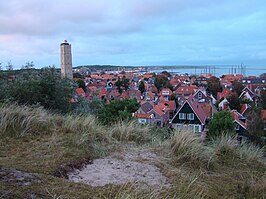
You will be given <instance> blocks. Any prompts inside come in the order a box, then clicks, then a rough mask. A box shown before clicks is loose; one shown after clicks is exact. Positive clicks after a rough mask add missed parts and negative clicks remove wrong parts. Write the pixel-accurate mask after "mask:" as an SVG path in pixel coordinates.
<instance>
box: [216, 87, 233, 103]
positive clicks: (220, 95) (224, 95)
mask: <svg viewBox="0 0 266 199" xmlns="http://www.w3.org/2000/svg"><path fill="white" fill-rule="evenodd" d="M231 94H232V91H231V90H230V89H228V88H225V89H223V91H222V92H218V93H217V100H218V101H220V100H222V99H225V98H227V97H228V96H229V95H231Z"/></svg>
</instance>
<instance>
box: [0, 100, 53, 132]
mask: <svg viewBox="0 0 266 199" xmlns="http://www.w3.org/2000/svg"><path fill="white" fill-rule="evenodd" d="M52 116H53V115H52V114H49V113H48V112H47V111H46V110H44V109H43V108H40V107H39V108H31V107H27V106H17V105H14V104H13V105H2V106H1V107H0V129H1V130H0V134H6V135H9V136H24V135H27V134H40V133H48V132H49V131H50V129H51V128H52V127H53V119H52Z"/></svg>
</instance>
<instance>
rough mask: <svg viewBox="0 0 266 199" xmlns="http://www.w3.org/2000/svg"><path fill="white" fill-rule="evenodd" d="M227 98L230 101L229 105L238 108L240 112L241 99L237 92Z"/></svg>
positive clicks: (231, 107)
mask: <svg viewBox="0 0 266 199" xmlns="http://www.w3.org/2000/svg"><path fill="white" fill-rule="evenodd" d="M226 99H227V100H228V102H229V107H230V109H231V110H237V111H238V112H239V111H240V109H241V100H240V99H239V97H238V96H237V94H236V93H233V94H231V95H229V96H228V97H227V98H226Z"/></svg>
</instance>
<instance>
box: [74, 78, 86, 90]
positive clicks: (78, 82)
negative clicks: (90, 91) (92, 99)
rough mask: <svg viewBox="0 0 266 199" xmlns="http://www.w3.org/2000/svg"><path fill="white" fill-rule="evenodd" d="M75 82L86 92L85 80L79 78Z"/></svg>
mask: <svg viewBox="0 0 266 199" xmlns="http://www.w3.org/2000/svg"><path fill="white" fill-rule="evenodd" d="M76 82H77V84H78V87H79V88H82V89H83V90H84V92H86V85H85V82H84V81H83V80H81V79H79V80H77V81H76Z"/></svg>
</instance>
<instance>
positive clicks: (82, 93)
mask: <svg viewBox="0 0 266 199" xmlns="http://www.w3.org/2000/svg"><path fill="white" fill-rule="evenodd" d="M76 93H77V95H78V96H85V92H84V90H83V89H82V88H77V89H76Z"/></svg>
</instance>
